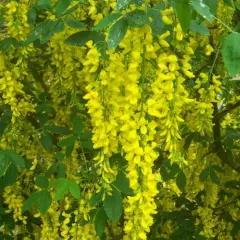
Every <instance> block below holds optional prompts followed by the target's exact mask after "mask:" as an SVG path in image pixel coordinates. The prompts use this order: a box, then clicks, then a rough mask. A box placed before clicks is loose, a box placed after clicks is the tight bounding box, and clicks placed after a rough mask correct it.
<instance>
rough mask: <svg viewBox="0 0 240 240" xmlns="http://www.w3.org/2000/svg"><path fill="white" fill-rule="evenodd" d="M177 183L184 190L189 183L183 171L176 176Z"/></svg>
mask: <svg viewBox="0 0 240 240" xmlns="http://www.w3.org/2000/svg"><path fill="white" fill-rule="evenodd" d="M176 184H177V186H178V188H179V189H180V190H181V191H183V190H184V188H185V186H186V184H187V178H186V176H185V174H184V172H183V171H181V172H179V173H178V175H177V178H176Z"/></svg>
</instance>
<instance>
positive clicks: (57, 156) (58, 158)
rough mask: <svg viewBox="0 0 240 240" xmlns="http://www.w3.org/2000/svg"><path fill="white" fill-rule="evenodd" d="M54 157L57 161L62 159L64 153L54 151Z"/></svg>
mask: <svg viewBox="0 0 240 240" xmlns="http://www.w3.org/2000/svg"><path fill="white" fill-rule="evenodd" d="M55 158H56V159H57V160H58V161H62V160H63V159H64V154H63V153H62V152H56V153H55Z"/></svg>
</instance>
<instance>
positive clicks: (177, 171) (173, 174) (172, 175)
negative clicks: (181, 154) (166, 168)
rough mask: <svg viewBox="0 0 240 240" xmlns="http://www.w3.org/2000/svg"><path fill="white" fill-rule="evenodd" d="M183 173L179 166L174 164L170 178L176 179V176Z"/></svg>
mask: <svg viewBox="0 0 240 240" xmlns="http://www.w3.org/2000/svg"><path fill="white" fill-rule="evenodd" d="M180 171H181V169H180V167H179V165H178V164H177V163H173V164H172V166H171V168H170V172H169V178H170V179H171V178H175V176H176V175H177V174H178V173H179V172H180Z"/></svg>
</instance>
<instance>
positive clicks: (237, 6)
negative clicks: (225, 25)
mask: <svg viewBox="0 0 240 240" xmlns="http://www.w3.org/2000/svg"><path fill="white" fill-rule="evenodd" d="M234 4H235V7H236V8H237V9H238V10H240V3H239V2H234Z"/></svg>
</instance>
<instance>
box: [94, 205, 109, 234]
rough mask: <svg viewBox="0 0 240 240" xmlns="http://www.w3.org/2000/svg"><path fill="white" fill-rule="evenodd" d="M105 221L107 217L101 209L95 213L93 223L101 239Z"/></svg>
mask: <svg viewBox="0 0 240 240" xmlns="http://www.w3.org/2000/svg"><path fill="white" fill-rule="evenodd" d="M106 221H107V216H106V214H105V211H104V208H103V207H101V208H100V209H99V210H98V211H97V214H96V216H95V221H94V225H95V231H96V234H97V235H98V236H99V237H101V236H102V235H103V233H104V230H105V224H106Z"/></svg>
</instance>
